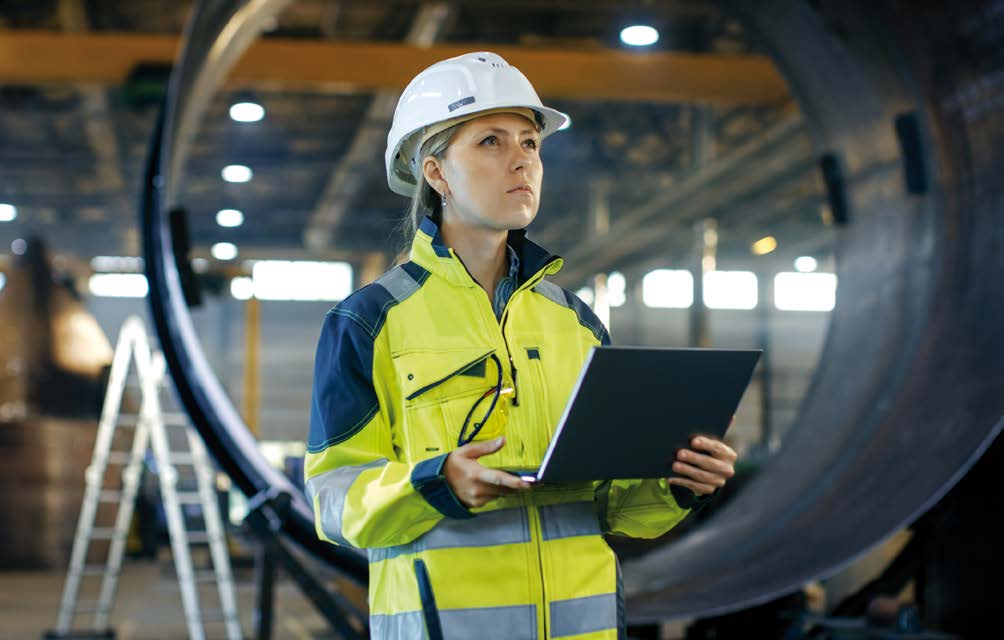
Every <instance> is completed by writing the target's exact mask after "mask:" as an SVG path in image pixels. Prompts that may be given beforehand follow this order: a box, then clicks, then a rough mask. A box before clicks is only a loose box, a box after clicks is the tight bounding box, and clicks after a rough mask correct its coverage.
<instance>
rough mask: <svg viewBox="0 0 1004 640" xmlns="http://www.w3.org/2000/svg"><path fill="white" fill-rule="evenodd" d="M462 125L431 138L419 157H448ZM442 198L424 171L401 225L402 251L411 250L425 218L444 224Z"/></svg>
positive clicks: (440, 158) (419, 176)
mask: <svg viewBox="0 0 1004 640" xmlns="http://www.w3.org/2000/svg"><path fill="white" fill-rule="evenodd" d="M461 124H463V123H462V122H461V123H457V124H455V125H453V126H452V127H449V128H447V129H444V130H442V131H440V132H438V133H436V134H435V135H433V136H431V137H430V138H429V139H428V140H426V141H425V142H424V143H423V144H422V149H421V153H420V154H419V157H420V158H422V160H423V161H424V160H425V158H428V157H429V156H432V157H433V158H436V159H437V160H442V159H443V158H444V157H446V150H447V148H448V147H449V146H450V142H451V141H452V140H453V136H454V135H456V133H457V130H459V129H460V125H461ZM442 198H443V197H442V195H440V194H439V192H438V191H436V190H435V189H433V188H432V186H431V185H430V184H429V183H428V181H427V180H426V179H425V172H424V171H423V172H422V173H420V174H419V175H418V183H417V185H416V187H415V193H414V195H412V196H411V205H410V206H409V207H408V214H407V215H406V216H405V218H404V219H403V220H402V221H401V225H400V228H401V231H402V233H403V235H404V243H403V246H402V251H405V252H406V251H407V250H408V249H410V248H411V243H412V241H413V240H414V239H415V234H416V233H418V227H419V226H420V225H421V224H422V219H423V218H424V217H425V216H429V217H430V218H432V219H433V221H435V223H436V224H437V225H441V224H442V223H443V201H442Z"/></svg>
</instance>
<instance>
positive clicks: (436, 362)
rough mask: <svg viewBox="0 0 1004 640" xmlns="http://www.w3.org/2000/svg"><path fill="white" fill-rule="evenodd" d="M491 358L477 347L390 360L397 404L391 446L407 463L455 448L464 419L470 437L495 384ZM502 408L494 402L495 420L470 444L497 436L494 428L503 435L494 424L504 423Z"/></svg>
mask: <svg viewBox="0 0 1004 640" xmlns="http://www.w3.org/2000/svg"><path fill="white" fill-rule="evenodd" d="M494 353H495V350H494V349H483V348H479V349H449V350H433V349H428V350H426V349H421V350H409V351H407V352H404V353H400V354H398V355H396V356H394V357H393V360H394V369H395V372H396V375H397V377H398V384H399V386H398V388H399V389H400V390H401V402H402V403H403V407H401V412H400V415H401V417H402V419H401V421H400V424H399V428H398V433H397V434H396V435H397V440H398V442H397V444H398V446H399V447H400V448H401V449H402V450H404V451H405V452H407V456H408V458H409V460H411V461H418V460H424V459H426V458H431V457H433V456H437V455H439V454H442V453H446V452H448V451H452V450H453V449H455V448H456V447H457V438H458V437H459V436H460V432H461V429H462V428H463V425H464V422H465V420H468V422H469V424H468V427H467V433H468V434H470V433H471V430H472V429H473V428H474V425H475V424H477V423H478V421H479V420H481V418H482V417H483V416H484V414H485V412H486V411H487V410H488V407H489V406H490V404H491V400H492V396H493V395H494V392H495V388H496V385H497V382H498V368H497V365H496V364H495V359H494V358H492V357H491V356H492V355H493V354H494ZM479 399H480V402H479ZM475 404H477V406H476V407H475ZM504 404H505V403H504V402H502V401H501V400H500V401H499V402H498V403H497V405H496V408H495V411H493V412H492V413H493V416H495V414H496V413H498V414H499V417H493V419H492V420H489V422H488V423H487V424H486V425H485V426H484V427H482V429H481V432H480V433H479V434H478V437H477V438H476V439H478V440H482V439H486V438H490V437H495V436H497V435H501V433H497V431H499V430H500V428H499V426H500V425H501V430H504V419H499V418H504V415H503V414H504V406H503V405H504ZM472 407H473V408H474V411H473V412H472V411H471V409H472ZM468 416H470V418H468Z"/></svg>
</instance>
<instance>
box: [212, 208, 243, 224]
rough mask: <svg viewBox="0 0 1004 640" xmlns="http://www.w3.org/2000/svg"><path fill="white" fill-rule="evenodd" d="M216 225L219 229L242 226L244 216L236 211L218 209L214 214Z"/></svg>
mask: <svg viewBox="0 0 1004 640" xmlns="http://www.w3.org/2000/svg"><path fill="white" fill-rule="evenodd" d="M216 224H218V225H220V226H221V227H239V226H241V225H242V224H244V214H243V213H241V212H240V211H238V210H237V209H220V210H219V211H217V212H216Z"/></svg>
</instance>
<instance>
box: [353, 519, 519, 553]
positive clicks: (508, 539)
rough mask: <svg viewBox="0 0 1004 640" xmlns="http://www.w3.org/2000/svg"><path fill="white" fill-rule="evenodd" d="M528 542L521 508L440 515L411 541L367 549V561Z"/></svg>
mask: <svg viewBox="0 0 1004 640" xmlns="http://www.w3.org/2000/svg"><path fill="white" fill-rule="evenodd" d="M520 542H530V523H529V521H528V519H527V515H526V509H525V508H524V507H514V508H512V509H499V510H497V511H486V512H483V513H479V514H477V516H475V517H473V518H471V519H469V520H454V519H452V518H444V519H442V520H440V521H439V523H438V524H436V526H435V527H433V528H432V529H430V530H429V531H427V532H426V533H424V534H422V535H421V536H419V537H418V538H416V539H415V540H414V541H413V542H409V543H408V544H402V545H400V546H397V547H382V548H377V549H368V550H367V551H368V553H369V559H370V562H380V561H382V560H389V559H391V558H396V557H398V556H400V555H404V554H406V553H418V552H419V551H426V550H428V549H450V548H453V547H491V546H494V545H498V544H516V543H520Z"/></svg>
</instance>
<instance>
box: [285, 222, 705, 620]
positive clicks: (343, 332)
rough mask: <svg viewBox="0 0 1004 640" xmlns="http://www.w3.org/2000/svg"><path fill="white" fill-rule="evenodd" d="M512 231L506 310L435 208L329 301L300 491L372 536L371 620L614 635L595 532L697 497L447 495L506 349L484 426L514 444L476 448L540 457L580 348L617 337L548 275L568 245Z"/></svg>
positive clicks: (661, 523) (355, 534)
mask: <svg viewBox="0 0 1004 640" xmlns="http://www.w3.org/2000/svg"><path fill="white" fill-rule="evenodd" d="M509 244H510V246H512V247H513V249H515V251H516V252H517V254H518V255H519V258H520V262H519V264H520V277H519V279H518V282H519V283H520V284H519V286H518V287H517V288H516V290H515V291H514V292H513V294H512V296H511V298H510V299H509V301H508V303H507V305H506V307H505V310H504V311H503V314H502V317H501V320H497V319H496V317H495V315H494V313H493V311H492V304H491V300H490V299H489V298H488V296H487V295H486V293H485V291H484V290H483V289H481V288H480V287H479V286H478V284H477V283H476V282H475V281H474V280H473V279H472V277H471V276H470V274H469V273H468V271H467V270H466V268H465V267H464V265H463V264H462V263H461V262H460V260H459V258H457V256H456V254H455V253H454V252H453V250H452V249H449V248H447V247H445V246H444V245H443V243H442V239H441V237H440V235H439V230H438V228H437V227H436V224H435V223H434V222H433V221H432V220H431V219H429V218H426V219H425V220H424V221H423V223H422V226H421V228H420V230H419V231H418V233H417V234H416V237H415V240H414V243H413V245H412V251H411V261H410V262H408V263H406V264H404V265H401V266H398V267H395V268H394V269H392V270H390V271H388V272H387V273H386V274H384V275H383V276H382V277H381V278H380V279H379V280H377V281H376V282H374V283H373V284H370V285H368V286H366V287H363V288H362V289H360V290H358V291H356V292H355V293H354V294H352V295H351V296H349V297H348V298H346V299H345V300H344V301H343V302H341V303H339V304H338V305H337V306H336V307H335V308H333V309H332V310H331V311H330V312H328V314H327V316H326V317H325V320H324V325H323V328H322V331H321V337H320V340H319V343H318V347H317V356H316V361H315V370H314V388H313V399H312V403H311V422H310V436H309V441H308V446H307V455H306V465H305V466H306V469H305V475H306V486H307V493H308V496H309V498H310V500H311V502H312V504H313V506H314V517H315V522H316V527H317V535H318V536H320V537H321V539H323V540H327V541H330V542H332V543H334V544H339V545H351V546H354V547H358V548H364V549H366V550H367V552H368V555H369V567H370V590H369V604H370V627H371V635H372V637H373V638H376V639H382V638H408V639H411V638H421V637H429V638H479V639H484V640H489V639H493V638H499V639H502V638H505V639H506V640H519V639H537V638H572V637H574V638H576V639H579V640H587V639H594V638H616V637H617V634H618V628H619V627H622V626H623V605H622V600H621V598H620V593H619V584H620V579H619V573H618V572H619V569H618V565H617V561H616V558H615V556H614V553H613V552H612V551H611V550H610V548H609V547H608V546H607V544H606V541H605V540H604V539H603V537H602V534H603V533H605V532H611V533H617V534H620V535H626V536H634V537H642V538H652V537H656V536H659V535H661V534H663V533H665V532H666V531H668V530H669V529H671V528H672V527H673V526H675V525H676V524H677V523H678V522H680V520H682V519H683V518H684V516H686V514H687V513H688V512H689V509H686V508H683V506H681V504H682V505H684V506H686V507H690V506H692V503H690V502H689V501H688V497H689V498H691V499H692V498H693V494H690V493H689V492H686V491H682V492H681V491H679V490H678V489H679V488H678V487H674V488H673V491H671V490H670V487H668V486H667V485H666V483H665V481H664V480H645V481H641V480H617V481H613V482H605V483H593V484H589V483H585V484H573V485H559V486H550V487H549V486H543V485H541V486H537V487H534V488H533V489H531V490H528V491H526V492H521V493H516V494H513V495H510V496H505V497H503V498H499V499H497V500H495V501H493V502H491V503H489V504H487V505H485V506H484V507H482V508H479V509H472V510H468V509H467V508H466V507H464V506H463V505H462V504H461V503H460V502H459V500H457V498H456V497H455V496H454V495H453V493H452V491H451V490H450V488H449V485H448V484H447V483H446V482H445V479H444V477H443V475H442V473H441V472H442V466H443V463H444V461H445V459H446V455H447V454H448V453H449V452H450V451H451V450H452V449H454V448H456V446H457V438H458V435H459V432H460V429H461V426H462V425H463V424H464V421H465V418H466V417H467V416H468V413H469V412H470V410H471V407H472V405H473V404H474V403H475V401H477V399H478V397H479V396H480V395H483V394H485V393H486V392H487V391H488V390H493V389H494V387H495V385H496V382H497V380H498V365H497V364H496V362H498V363H501V364H502V367H501V368H502V369H503V372H502V374H503V377H504V386H505V387H512V388H514V391H515V393H513V394H510V395H507V396H504V397H503V398H502V399H500V400H499V403H498V405H497V407H496V409H495V413H493V418H492V419H491V420H489V421H488V422H487V423H486V424H485V427H484V428H483V429H482V432H481V433H480V434H479V436H478V439H479V440H480V439H489V438H494V437H497V436H498V435H500V434H504V435H505V436H506V445H505V446H504V447H503V448H502V449H501V450H500V451H499V452H497V453H495V454H492V455H490V456H485V457H483V458H481V459H480V462H481V463H482V464H484V465H486V466H492V467H497V468H506V469H519V468H524V469H534V468H536V467H537V466H539V463H540V462H541V460H542V458H543V454H544V451H545V448H546V447H547V444H548V442H549V440H550V438H551V435H552V433H553V432H554V429H555V427H556V426H557V422H558V420H559V418H560V416H561V413H562V411H563V409H564V406H565V402H566V401H567V399H568V397H569V395H570V393H571V390H572V387H573V385H574V383H575V380H576V378H577V377H578V374H579V370H580V368H581V366H582V363H583V361H584V359H585V357H586V355H587V354H588V352H589V350H590V349H592V348H593V347H595V346H598V345H600V344H608V343H609V336H608V334H607V331H606V329H605V328H604V327H603V325H602V323H601V322H600V321H599V320H598V319H597V318H596V316H595V315H594V314H593V313H592V311H591V310H590V309H589V308H588V307H587V306H586V305H584V304H583V303H582V302H581V301H580V300H579V299H578V298H577V297H575V296H574V295H573V294H571V293H569V292H567V291H565V290H564V289H562V288H561V287H558V286H556V285H554V284H552V283H550V282H548V281H547V280H545V279H544V278H545V276H547V275H551V274H554V273H557V272H558V270H559V269H560V268H561V264H562V262H561V259H560V258H558V257H556V256H553V255H551V254H549V253H547V252H546V251H544V250H543V249H542V248H540V247H539V246H537V245H535V244H533V243H532V242H530V241H529V240H527V239H526V238H525V231H522V230H521V231H514V232H510V234H509ZM492 355H495V356H496V358H492ZM489 400H490V398H489ZM487 406H488V401H485V402H482V403H481V404H480V405H479V406H478V408H477V410H476V411H475V413H474V416H475V417H473V418H472V419H471V422H472V423H473V422H475V421H476V420H477V419H478V418H479V417H480V416H483V415H484V412H485V411H486V410H487ZM496 414H497V415H496ZM677 498H679V501H678V500H677Z"/></svg>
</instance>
